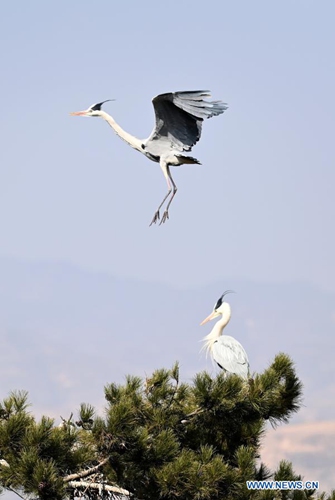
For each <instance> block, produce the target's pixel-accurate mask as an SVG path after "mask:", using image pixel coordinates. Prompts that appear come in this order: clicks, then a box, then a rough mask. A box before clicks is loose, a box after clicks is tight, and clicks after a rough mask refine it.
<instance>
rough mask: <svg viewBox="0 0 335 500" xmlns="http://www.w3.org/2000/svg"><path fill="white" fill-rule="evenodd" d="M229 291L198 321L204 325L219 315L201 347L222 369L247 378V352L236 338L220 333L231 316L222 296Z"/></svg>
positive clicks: (228, 291) (229, 291)
mask: <svg viewBox="0 0 335 500" xmlns="http://www.w3.org/2000/svg"><path fill="white" fill-rule="evenodd" d="M231 292H232V290H227V291H225V292H224V293H223V294H222V295H221V297H220V298H219V299H218V301H217V302H216V304H215V306H214V308H213V311H212V312H211V314H210V315H209V316H207V318H206V319H204V320H203V321H202V323H200V325H204V324H205V323H207V322H208V321H210V320H211V319H214V318H218V317H220V316H221V318H220V319H219V321H217V322H216V323H215V325H214V327H213V329H212V331H211V332H210V333H209V334H208V335H206V337H204V339H203V341H204V342H205V344H204V345H203V349H205V350H206V354H209V353H210V354H211V355H212V358H213V359H214V361H215V362H216V363H217V364H218V365H219V367H220V368H222V370H224V371H225V372H227V373H235V374H236V375H239V376H240V377H242V378H244V379H247V378H248V375H249V360H248V356H247V353H246V352H245V350H244V348H243V347H242V346H241V344H240V343H239V342H238V341H237V340H236V339H234V338H233V337H230V336H229V335H222V331H223V329H224V327H225V326H226V325H227V324H228V322H229V320H230V317H231V309H230V305H229V304H228V302H224V300H223V298H224V296H225V295H226V294H227V293H231Z"/></svg>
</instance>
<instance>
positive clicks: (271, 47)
mask: <svg viewBox="0 0 335 500" xmlns="http://www.w3.org/2000/svg"><path fill="white" fill-rule="evenodd" d="M334 11H335V7H334V4H333V3H332V2H319V3H316V2H311V1H310V2H308V1H305V0H304V1H295V2H280V3H276V4H274V3H273V2H271V4H270V3H269V2H265V1H264V2H261V1H256V2H252V4H251V3H249V2H224V1H223V2H211V1H209V2H206V3H205V4H204V3H203V2H201V3H200V2H196V1H192V2H191V1H190V2H187V1H179V2H170V3H169V6H168V7H167V6H165V7H164V6H163V4H159V3H157V2H150V1H148V2H142V3H135V2H132V3H130V4H129V3H123V2H119V3H116V2H108V1H100V2H99V1H97V2H94V3H92V2H85V1H72V2H65V1H59V2H57V3H45V2H42V1H40V2H39V1H32V2H29V4H28V3H26V4H25V3H23V2H19V3H17V2H11V3H9V2H7V3H4V2H3V3H2V4H1V7H0V14H1V19H2V28H1V38H2V43H1V60H2V67H3V69H4V73H3V77H2V79H1V82H0V88H1V95H2V103H1V108H2V112H1V116H0V130H1V136H2V140H3V144H2V148H1V153H0V154H1V184H0V224H1V228H2V230H1V254H3V255H6V256H12V255H14V256H17V257H20V258H21V257H22V258H28V259H34V260H52V261H54V260H56V261H59V260H62V261H70V262H72V263H78V264H80V265H81V266H83V267H85V268H89V269H98V270H104V271H108V272H110V273H113V274H116V275H119V276H125V275H127V276H129V277H138V278H140V279H146V280H155V281H156V280H158V281H166V282H167V281H168V282H170V283H173V284H174V285H186V286H189V285H192V284H197V285H199V284H200V285H201V284H203V283H207V282H210V281H211V280H213V279H218V278H219V279H220V278H222V279H225V278H227V276H239V277H241V278H243V277H247V278H250V279H256V280H261V281H262V280H263V281H264V280H265V281H266V280H284V281H292V280H303V281H310V282H312V283H314V284H317V285H319V286H320V287H322V288H327V289H330V290H334V289H335V285H334V283H335V268H334V265H333V256H334V250H335V248H334V247H335V241H334V231H333V229H332V228H333V220H334V215H335V214H334V212H335V210H334V202H333V186H334V180H335V179H334V177H335V174H334V168H333V167H334V156H335V155H334V146H333V142H332V139H333V117H334V111H335V109H334V108H335V106H334V103H335V100H334V91H333V89H334V83H335V82H334V80H335V63H334V57H333V47H334V41H335V40H334V32H333V21H332V20H333V18H334V17H333V16H334V14H335V12H334ZM197 88H206V89H207V88H209V89H211V90H212V93H213V97H214V98H216V99H222V100H224V101H226V102H227V103H228V104H229V110H228V111H227V112H226V113H225V114H224V115H223V116H220V117H218V118H214V119H212V120H208V121H207V122H206V123H205V124H204V128H203V136H202V139H201V141H200V143H199V144H198V145H197V146H196V148H195V149H194V151H193V153H194V156H196V157H197V158H199V159H200V161H201V162H202V164H203V165H202V166H183V167H181V168H178V169H173V175H174V178H175V181H176V183H177V185H178V187H179V191H178V194H177V197H176V198H175V201H174V203H173V205H172V208H171V213H170V221H169V223H168V224H166V225H165V226H164V227H162V226H161V227H151V228H149V227H148V224H149V222H150V220H151V218H152V215H153V212H154V210H155V208H156V206H157V204H158V202H159V201H160V199H161V198H162V196H163V195H164V193H165V189H166V186H165V180H164V178H163V176H162V173H161V171H160V168H159V166H158V165H157V164H155V163H153V162H150V161H148V160H147V159H146V158H145V157H142V155H140V154H138V153H137V152H136V151H134V150H132V149H131V148H129V147H128V146H127V145H126V144H124V143H123V142H121V141H120V139H119V138H118V137H116V136H115V135H114V134H113V131H112V130H111V129H110V128H109V127H108V126H107V124H105V123H104V122H103V121H102V120H98V119H94V120H93V119H83V118H81V119H79V118H71V117H69V114H68V113H69V111H73V110H78V109H84V108H86V107H88V106H89V105H90V104H92V103H94V102H97V101H99V100H103V99H107V98H115V99H117V100H116V101H115V102H113V103H109V104H108V105H106V110H108V111H109V112H110V113H111V114H112V115H113V116H114V118H115V119H116V120H117V121H118V122H119V123H120V124H121V126H123V128H125V129H126V130H127V131H129V132H130V133H132V134H134V135H136V136H138V137H147V136H148V135H149V134H150V132H151V130H152V127H153V123H154V118H153V109H152V104H151V98H152V97H153V96H155V95H157V94H158V93H161V92H165V91H170V90H183V89H197Z"/></svg>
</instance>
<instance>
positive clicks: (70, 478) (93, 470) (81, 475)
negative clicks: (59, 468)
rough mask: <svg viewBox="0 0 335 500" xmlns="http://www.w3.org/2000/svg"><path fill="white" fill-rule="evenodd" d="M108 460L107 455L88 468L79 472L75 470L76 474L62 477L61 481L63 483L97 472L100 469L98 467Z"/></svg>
mask: <svg viewBox="0 0 335 500" xmlns="http://www.w3.org/2000/svg"><path fill="white" fill-rule="evenodd" d="M108 460H109V457H107V458H104V459H103V460H102V462H100V463H99V464H98V465H95V466H94V467H91V468H90V469H87V470H83V471H81V472H77V473H76V474H69V475H68V476H65V477H64V479H63V481H64V483H68V482H69V481H72V480H73V479H79V478H81V477H87V476H90V475H91V474H94V473H95V472H97V471H98V470H99V469H100V467H102V466H103V465H105V464H106V463H107V462H108Z"/></svg>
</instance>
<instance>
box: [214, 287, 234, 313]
mask: <svg viewBox="0 0 335 500" xmlns="http://www.w3.org/2000/svg"><path fill="white" fill-rule="evenodd" d="M228 293H235V292H234V290H226V291H225V292H223V294H222V295H221V297H220V298H219V300H218V301H217V303H216V304H215V306H214V311H216V309H219V307H220V306H222V302H223V297H224V296H225V295H227V294H228Z"/></svg>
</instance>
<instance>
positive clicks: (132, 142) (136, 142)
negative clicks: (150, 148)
mask: <svg viewBox="0 0 335 500" xmlns="http://www.w3.org/2000/svg"><path fill="white" fill-rule="evenodd" d="M99 115H100V116H101V118H103V119H104V120H106V122H107V123H108V125H110V126H111V127H112V129H113V130H114V132H115V133H116V134H117V135H118V136H119V137H121V139H123V140H124V141H126V142H127V143H128V144H129V146H131V147H132V148H134V149H137V151H140V152H141V153H143V149H142V148H141V145H142V141H141V140H140V139H137V137H134V136H133V135H131V134H128V132H126V131H125V130H123V128H122V127H120V125H118V124H117V123H116V121H115V120H114V118H113V117H112V116H111V115H109V114H108V113H106V112H105V111H102V110H100V112H99Z"/></svg>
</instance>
